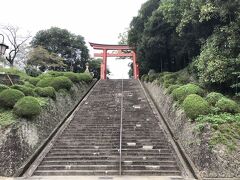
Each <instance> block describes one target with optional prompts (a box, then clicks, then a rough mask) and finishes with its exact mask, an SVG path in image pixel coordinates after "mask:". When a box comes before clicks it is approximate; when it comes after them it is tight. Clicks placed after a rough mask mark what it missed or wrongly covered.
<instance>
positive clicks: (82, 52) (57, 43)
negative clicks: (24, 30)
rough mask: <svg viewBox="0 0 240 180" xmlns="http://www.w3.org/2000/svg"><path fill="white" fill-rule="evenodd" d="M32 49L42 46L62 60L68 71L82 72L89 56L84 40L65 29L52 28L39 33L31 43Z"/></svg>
mask: <svg viewBox="0 0 240 180" xmlns="http://www.w3.org/2000/svg"><path fill="white" fill-rule="evenodd" d="M31 45H32V47H34V48H36V47H38V46H42V47H43V48H44V49H46V50H48V51H49V52H50V53H56V54H57V55H60V57H61V58H63V60H64V63H65V64H66V65H67V69H68V70H74V71H84V70H85V64H86V62H87V61H88V58H89V54H88V48H87V46H86V43H85V40H84V38H83V37H82V36H80V35H75V34H72V33H71V32H69V31H68V30H66V29H60V28H57V27H52V28H50V29H47V30H41V31H39V32H38V33H37V34H36V35H35V37H34V38H33V40H32V42H31Z"/></svg>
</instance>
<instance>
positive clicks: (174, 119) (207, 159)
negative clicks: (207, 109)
mask: <svg viewBox="0 0 240 180" xmlns="http://www.w3.org/2000/svg"><path fill="white" fill-rule="evenodd" d="M144 86H145V88H146V90H147V91H148V92H149V94H150V95H151V96H152V98H153V100H154V101H155V103H156V104H157V106H158V109H159V111H160V112H161V113H162V115H163V116H164V118H165V119H166V121H167V123H168V124H169V126H170V128H171V131H172V132H173V134H174V136H175V138H176V139H177V140H178V142H179V143H180V144H181V145H182V147H183V149H184V151H185V152H186V154H187V155H188V156H189V157H190V159H191V160H192V162H193V163H194V164H195V166H196V167H197V169H198V170H199V173H200V175H201V176H202V177H211V178H214V177H228V178H233V177H240V149H238V150H237V151H234V152H232V153H230V152H229V151H228V150H226V148H225V147H224V146H222V145H218V146H216V147H214V148H210V146H209V140H210V138H211V136H212V134H211V131H210V124H207V125H206V126H205V127H204V130H203V132H202V133H200V132H199V131H197V130H196V123H195V122H192V121H191V120H190V119H188V118H187V117H186V115H185V113H184V112H183V111H182V110H181V109H180V108H179V107H178V106H177V104H176V103H174V101H173V99H172V97H171V96H170V95H168V94H166V92H165V91H164V88H163V87H161V86H158V85H157V84H156V83H144ZM238 147H240V146H238Z"/></svg>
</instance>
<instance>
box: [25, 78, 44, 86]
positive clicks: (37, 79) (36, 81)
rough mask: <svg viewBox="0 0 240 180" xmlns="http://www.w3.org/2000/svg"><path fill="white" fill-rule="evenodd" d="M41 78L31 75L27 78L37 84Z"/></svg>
mask: <svg viewBox="0 0 240 180" xmlns="http://www.w3.org/2000/svg"><path fill="white" fill-rule="evenodd" d="M40 80H41V79H40V78H36V77H30V78H28V79H27V81H28V82H30V83H31V84H32V85H34V86H36V85H37V83H38V82H39V81H40Z"/></svg>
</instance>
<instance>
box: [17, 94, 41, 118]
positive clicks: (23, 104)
mask: <svg viewBox="0 0 240 180" xmlns="http://www.w3.org/2000/svg"><path fill="white" fill-rule="evenodd" d="M13 112H14V113H15V114H16V115H17V116H20V117H27V118H31V117H33V116H36V115H39V114H40V112H41V106H40V104H39V103H38V100H37V99H36V98H34V97H31V96H26V97H23V98H22V99H20V100H19V101H18V102H17V103H16V104H15V106H14V108H13Z"/></svg>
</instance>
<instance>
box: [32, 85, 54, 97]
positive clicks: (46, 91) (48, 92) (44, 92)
mask: <svg viewBox="0 0 240 180" xmlns="http://www.w3.org/2000/svg"><path fill="white" fill-rule="evenodd" d="M34 91H35V93H36V94H37V95H39V96H40V97H50V98H53V99H55V98H56V91H55V89H54V88H53V87H44V88H42V87H37V88H35V89H34Z"/></svg>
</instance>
